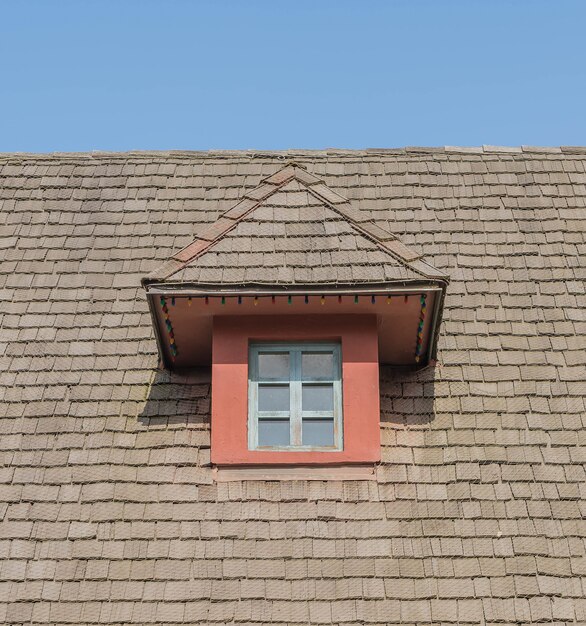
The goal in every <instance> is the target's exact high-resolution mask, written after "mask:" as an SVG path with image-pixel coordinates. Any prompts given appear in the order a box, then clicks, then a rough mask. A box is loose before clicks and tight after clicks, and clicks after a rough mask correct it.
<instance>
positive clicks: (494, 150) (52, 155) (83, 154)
mask: <svg viewBox="0 0 586 626" xmlns="http://www.w3.org/2000/svg"><path fill="white" fill-rule="evenodd" d="M438 153H443V154H453V153H462V154H499V153H508V154H526V155H530V154H540V153H544V154H562V155H576V156H580V155H586V146H580V145H575V146H563V145H560V146H530V145H520V146H493V145H489V144H485V145H481V146H450V145H445V146H404V147H397V148H361V149H355V150H354V149H343V148H324V149H321V150H311V149H289V150H231V149H226V150H221V149H212V150H181V149H172V150H123V151H114V150H93V151H89V150H86V151H79V152H26V151H22V152H0V160H2V161H4V160H19V159H20V160H22V159H39V160H54V161H58V160H63V159H87V160H92V159H100V158H114V159H124V158H138V159H145V158H170V159H173V158H175V159H182V158H183V159H192V158H199V159H205V158H210V157H212V158H230V157H248V158H251V159H254V158H261V157H263V158H264V157H266V158H275V159H277V158H282V159H285V158H287V157H291V158H293V159H294V158H305V157H310V158H322V157H325V158H327V157H329V156H360V155H363V156H372V155H376V154H380V155H410V154H438Z"/></svg>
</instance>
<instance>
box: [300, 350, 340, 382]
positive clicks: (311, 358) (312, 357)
mask: <svg viewBox="0 0 586 626" xmlns="http://www.w3.org/2000/svg"><path fill="white" fill-rule="evenodd" d="M301 373H302V376H303V379H304V380H312V379H316V378H329V379H332V378H333V377H334V355H333V354H332V353H331V352H303V354H302V355H301Z"/></svg>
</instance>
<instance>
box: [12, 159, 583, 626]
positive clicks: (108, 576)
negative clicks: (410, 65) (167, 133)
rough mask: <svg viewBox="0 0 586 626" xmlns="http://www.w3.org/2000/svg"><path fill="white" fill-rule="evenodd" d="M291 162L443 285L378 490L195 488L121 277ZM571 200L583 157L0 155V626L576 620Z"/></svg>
mask: <svg viewBox="0 0 586 626" xmlns="http://www.w3.org/2000/svg"><path fill="white" fill-rule="evenodd" d="M287 159H295V161H296V162H297V163H299V164H300V165H302V166H304V167H305V168H307V172H308V173H310V174H312V175H314V176H316V177H318V178H319V179H321V180H323V181H324V183H325V184H327V186H328V187H330V188H331V189H332V190H333V191H335V192H336V193H338V194H340V195H342V196H344V197H346V198H348V199H349V201H350V202H351V203H352V206H353V207H355V208H357V209H359V210H361V211H363V212H365V214H366V215H368V217H369V218H370V219H371V220H372V223H373V224H376V225H380V226H381V228H384V229H385V230H386V231H388V232H390V233H392V234H393V235H395V236H396V237H398V238H399V239H400V241H401V242H402V243H403V244H404V245H406V246H407V247H409V248H413V249H415V250H416V251H417V252H418V253H421V254H424V255H425V259H426V261H428V262H429V263H430V264H432V265H433V266H434V267H436V268H438V269H439V270H440V271H442V272H445V273H447V274H449V276H450V279H451V282H450V285H449V289H448V292H447V296H446V301H445V313H444V324H443V331H442V335H441V337H440V340H439V349H438V364H437V365H436V366H435V367H430V368H427V369H425V370H422V371H417V372H413V371H398V370H396V369H392V368H382V370H381V442H382V446H383V452H382V454H383V461H382V463H381V465H380V467H379V468H378V471H377V479H376V481H373V482H359V481H351V480H348V481H339V482H336V481H322V480H316V481H294V482H287V481H283V482H279V481H269V482H264V481H263V482H260V481H249V482H241V483H238V482H236V483H218V482H214V480H213V471H212V468H211V467H210V465H209V429H210V423H209V385H210V373H209V371H208V370H207V369H201V370H194V371H191V372H184V373H173V372H168V371H161V370H159V369H158V368H157V349H156V345H155V340H154V337H153V331H152V324H151V319H150V315H149V312H148V308H147V303H146V301H145V295H144V290H143V289H142V287H141V285H140V280H141V278H142V277H143V276H145V275H146V274H148V273H150V272H153V271H154V270H155V269H156V268H157V267H159V266H160V265H161V264H163V263H164V262H165V261H167V260H168V259H169V258H170V257H171V256H172V255H173V254H174V253H175V252H176V251H177V250H180V249H182V248H184V247H186V246H188V245H189V244H190V243H191V242H192V241H193V240H194V238H195V237H196V236H198V235H200V233H201V232H203V231H204V230H205V228H206V227H207V226H208V225H211V224H213V223H214V222H216V220H218V218H219V217H220V216H221V215H222V214H223V213H225V212H226V211H228V210H229V209H231V208H232V207H233V206H234V204H235V203H237V202H238V201H239V199H240V198H241V197H242V196H244V195H246V193H247V192H248V191H250V190H252V189H254V188H256V187H257V186H258V185H260V184H261V182H262V180H263V179H264V178H266V177H268V176H270V175H271V174H273V173H274V172H275V171H277V170H278V169H279V168H280V167H281V166H282V165H283V164H284V161H285V160H287ZM292 193H298V191H295V192H293V191H292ZM585 207H586V149H583V148H562V149H559V148H557V149H552V148H544V149H532V148H525V149H498V148H497V149H495V148H488V147H487V148H484V149H451V148H450V149H418V148H416V149H415V148H414V149H405V150H396V151H385V150H379V151H376V150H375V151H329V152H304V151H296V152H287V153H253V152H221V153H220V152H211V153H179V152H177V153H130V154H116V153H113V154H61V155H22V154H9V155H2V156H1V157H0V237H1V238H0V248H1V250H2V253H1V255H0V258H1V259H2V260H1V274H0V281H1V284H0V297H1V299H2V309H1V311H0V347H1V350H0V396H1V398H2V400H1V401H0V409H1V411H2V413H1V418H2V419H1V420H0V426H1V428H2V433H3V434H2V437H1V438H0V494H1V497H0V520H1V521H0V533H1V538H0V549H1V550H2V561H1V563H0V579H1V580H2V582H1V584H0V590H1V592H2V593H1V595H0V616H1V617H2V619H3V621H5V622H6V623H9V624H39V623H51V624H79V623H84V624H117V625H121V624H149V623H150V624H155V623H156V624H165V625H175V624H225V623H230V624H232V623H235V624H278V625H283V626H284V625H285V624H288V625H300V624H346V625H348V626H349V625H353V626H358V624H360V625H361V626H364V625H367V626H371V625H374V624H399V623H402V624H431V623H433V624H460V625H471V624H494V625H496V624H512V623H514V624H535V623H541V622H545V623H555V624H570V623H580V622H583V621H584V620H585V619H586V601H585V600H584V597H585V593H584V577H585V574H586V550H585V543H584V537H585V536H586V522H585V520H584V515H585V510H586V508H585V499H584V484H585V480H586V471H585V465H584V464H585V462H586V437H585V433H586V429H585V423H584V416H585V414H586V407H585V405H584V394H585V389H586V357H585V352H586V346H585V341H584V338H585V335H586V321H585V317H584V311H585V310H586V293H585V291H586V289H585V279H586V270H585V263H584V258H585V256H586V241H585V238H586V237H585V232H586V228H585ZM329 209H330V207H329V206H328V207H324V208H323V209H322V208H320V206H317V205H316V207H315V210H318V211H322V210H323V211H324V212H325V211H326V210H329ZM241 223H242V224H244V223H245V221H243V222H241ZM259 239H260V238H259ZM210 252H211V251H210ZM233 252H234V251H233V250H232V251H230V250H225V251H223V252H222V254H223V255H226V257H225V258H227V257H228V255H229V254H232V253H233ZM218 254H219V252H218ZM251 266H253V263H251ZM185 271H187V270H185ZM190 271H191V270H190ZM195 271H198V270H195ZM201 271H202V272H203V267H202V268H201ZM200 279H201V275H199V276H198V280H200Z"/></svg>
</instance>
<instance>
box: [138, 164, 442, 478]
mask: <svg viewBox="0 0 586 626" xmlns="http://www.w3.org/2000/svg"><path fill="white" fill-rule="evenodd" d="M143 284H144V286H145V288H146V290H147V294H148V299H149V304H150V307H151V313H152V315H153V320H154V322H155V329H156V333H157V340H158V342H159V350H160V354H161V358H162V362H163V363H164V364H165V366H166V367H169V368H174V369H175V368H177V369H182V368H190V367H194V366H199V365H209V364H210V363H211V365H212V407H211V409H212V419H211V461H212V463H213V464H214V465H216V466H217V467H218V468H220V469H222V468H232V469H233V471H236V472H238V471H239V470H240V469H242V468H243V466H246V467H247V468H248V469H250V470H251V471H256V470H260V469H262V467H266V466H272V468H276V467H277V466H278V467H279V468H280V470H279V471H281V470H283V468H284V467H286V466H293V467H297V468H299V467H305V469H307V470H308V471H309V472H310V474H309V476H310V477H311V476H312V474H311V470H312V468H315V469H316V470H317V469H318V468H319V466H330V467H327V468H324V467H322V468H321V469H322V470H327V471H329V470H330V469H331V466H340V467H348V466H352V471H354V470H357V469H359V468H360V467H366V466H368V468H369V469H370V470H372V468H373V464H375V463H377V462H378V461H380V458H381V436H380V405H379V402H380V398H379V363H385V364H392V365H395V366H397V367H420V366H423V365H426V364H427V363H429V362H430V361H431V360H432V359H433V358H434V355H435V350H436V343H437V333H438V327H439V322H440V319H441V310H442V305H443V299H444V294H445V289H446V284H447V276H446V275H445V274H444V273H443V272H441V271H439V270H437V269H436V268H434V267H433V266H431V265H429V264H428V263H426V262H425V261H424V260H423V258H422V255H421V254H419V253H418V252H417V251H414V250H413V249H412V248H410V247H407V246H405V245H404V244H403V243H401V242H400V241H399V240H398V239H397V237H396V236H395V235H394V234H393V233H392V232H390V226H389V224H388V223H385V222H375V221H374V220H373V219H372V217H371V216H370V214H369V213H367V212H365V211H361V210H359V209H357V208H356V207H353V206H352V205H351V203H350V202H349V201H348V200H347V199H346V198H344V197H343V196H341V195H339V194H338V193H337V192H336V191H334V190H332V189H330V188H329V187H327V186H326V185H325V183H324V182H323V181H321V180H319V179H318V178H316V177H315V176H313V175H312V174H310V173H308V172H307V171H306V170H305V169H304V168H301V167H299V166H298V165H296V164H289V165H287V166H285V167H284V168H283V169H281V170H279V171H278V172H276V173H275V174H273V175H271V176H269V177H268V178H266V179H265V180H263V181H262V182H261V184H260V185H258V186H257V187H255V188H254V189H251V190H249V191H247V192H246V193H245V194H244V196H243V197H242V198H241V199H240V201H239V202H237V203H236V204H235V205H234V206H233V207H232V208H231V209H229V210H228V211H226V212H225V213H224V214H222V215H221V216H220V217H219V218H218V220H217V221H216V222H214V223H213V224H211V225H209V226H208V227H207V228H205V229H204V230H203V231H201V232H200V233H198V237H197V239H195V241H193V242H192V243H190V244H189V245H187V246H186V247H185V248H183V249H182V250H180V251H179V252H177V253H176V254H174V255H173V256H172V257H171V258H170V259H169V260H168V261H167V262H166V263H164V264H163V265H162V266H161V267H159V268H158V269H157V270H156V271H155V272H153V273H152V274H151V275H150V276H148V277H146V278H145V279H144V280H143ZM251 466H253V467H252V468H251ZM254 466H258V467H254ZM272 468H271V470H272ZM226 471H228V470H226ZM230 471H232V470H230ZM315 475H316V476H317V475H319V472H318V473H316V474H315ZM370 475H372V471H371V474H370Z"/></svg>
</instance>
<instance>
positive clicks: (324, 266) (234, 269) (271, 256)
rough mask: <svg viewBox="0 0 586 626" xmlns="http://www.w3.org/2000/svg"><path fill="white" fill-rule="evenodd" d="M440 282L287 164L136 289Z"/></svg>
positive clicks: (382, 233) (343, 201) (414, 254)
mask: <svg viewBox="0 0 586 626" xmlns="http://www.w3.org/2000/svg"><path fill="white" fill-rule="evenodd" d="M446 278H447V277H446V276H445V274H443V272H440V271H439V270H437V269H435V268H434V267H432V266H431V265H429V264H428V263H425V262H424V261H423V260H422V259H421V255H419V254H418V253H417V252H415V251H414V250H413V249H411V248H409V247H407V246H405V245H404V244H402V243H401V242H400V241H399V240H398V239H397V238H396V237H395V236H394V235H393V234H392V233H390V232H388V231H387V230H385V229H383V228H381V227H380V226H378V225H376V224H375V223H374V222H373V221H372V220H371V219H370V217H369V216H368V215H366V214H365V213H364V212H362V211H361V210H359V209H356V208H355V207H353V206H352V205H351V203H350V202H349V201H348V200H347V199H345V198H344V197H342V196H340V195H339V194H338V193H336V192H335V191H333V190H332V189H330V188H329V187H327V185H325V184H324V183H323V182H322V181H321V180H320V179H319V178H317V177H315V176H313V175H312V174H309V173H308V172H307V171H306V170H305V169H303V168H301V167H300V166H298V165H297V164H294V163H291V164H289V165H287V166H285V167H284V168H282V169H281V170H279V171H278V172H276V173H275V174H273V175H272V176H269V177H268V178H266V179H265V180H264V181H263V182H262V183H261V184H260V185H259V186H257V187H256V188H254V189H252V190H251V191H249V192H247V193H246V194H245V195H244V197H243V198H242V199H241V200H240V201H239V202H238V203H237V204H236V205H235V206H234V207H232V208H231V209H229V210H228V211H226V212H225V213H224V214H223V215H222V216H221V217H220V218H219V219H218V220H217V221H216V222H214V223H213V224H211V225H210V226H208V227H207V228H206V229H204V230H203V231H202V232H201V233H200V234H199V235H198V237H197V239H195V241H193V242H192V243H191V244H189V245H188V246H186V247H185V248H183V249H182V250H180V251H179V252H177V253H176V254H175V255H173V257H171V259H169V260H168V261H167V262H166V263H165V264H163V265H162V266H161V267H159V268H158V269H157V270H155V272H153V273H152V274H150V275H149V276H147V277H146V278H145V279H144V280H143V282H144V283H152V282H170V283H190V284H194V283H196V284H214V285H224V284H226V285H228V284H231V285H234V284H265V285H266V284H272V285H280V284H281V285H295V284H306V285H309V284H320V285H327V284H330V285H331V284H372V283H377V284H384V283H393V282H412V281H424V280H438V279H439V280H445V279H446Z"/></svg>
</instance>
